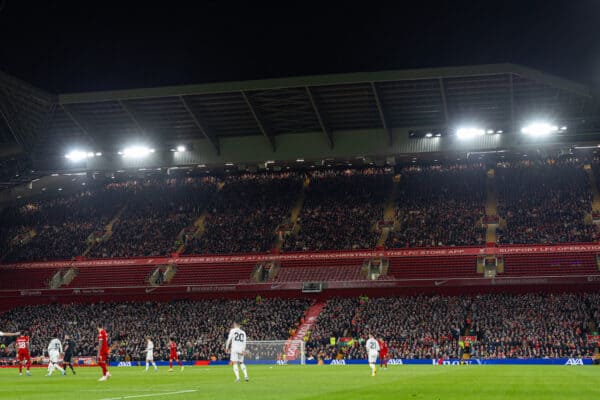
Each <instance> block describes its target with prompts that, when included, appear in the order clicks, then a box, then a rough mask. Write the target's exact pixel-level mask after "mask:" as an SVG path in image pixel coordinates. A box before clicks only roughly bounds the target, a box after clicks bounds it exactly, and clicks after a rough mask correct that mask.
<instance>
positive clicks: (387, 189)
mask: <svg viewBox="0 0 600 400" xmlns="http://www.w3.org/2000/svg"><path fill="white" fill-rule="evenodd" d="M392 177H393V170H392V169H390V168H385V169H384V168H370V169H364V170H328V171H317V172H314V173H312V174H311V175H310V185H309V186H308V188H307V193H306V197H305V199H304V204H303V205H302V211H301V213H300V216H299V218H298V224H299V225H300V230H299V231H298V233H297V234H296V235H292V236H291V237H289V238H288V239H287V240H286V241H285V243H284V246H283V249H284V250H287V251H305V250H352V249H367V248H373V247H374V246H375V244H376V243H377V238H378V237H379V234H378V232H376V231H375V230H374V227H375V226H376V225H377V223H378V222H379V221H381V220H382V219H383V208H384V204H385V200H386V199H387V197H388V196H389V195H390V193H391V186H392V183H393V182H392Z"/></svg>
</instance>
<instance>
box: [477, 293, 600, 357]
mask: <svg viewBox="0 0 600 400" xmlns="http://www.w3.org/2000/svg"><path fill="white" fill-rule="evenodd" d="M599 304H600V295H598V294H583V295H582V294H559V295H556V294H525V295H519V296H514V295H508V294H495V295H482V296H477V297H475V298H474V299H473V303H472V306H471V307H472V316H473V317H472V318H473V323H472V327H471V328H470V329H471V331H472V332H473V333H474V334H475V335H476V336H477V338H478V340H479V343H477V344H476V345H475V346H473V348H472V349H471V355H472V356H473V357H476V358H544V357H550V358H562V357H577V358H579V357H584V356H591V355H593V354H594V350H595V348H596V347H597V346H598V343H597V342H591V343H588V340H587V335H588V334H593V333H594V331H593V330H594V329H596V324H597V323H598V322H600V320H598V314H597V311H598V305H599Z"/></svg>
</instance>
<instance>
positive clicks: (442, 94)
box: [439, 78, 448, 126]
mask: <svg viewBox="0 0 600 400" xmlns="http://www.w3.org/2000/svg"><path fill="white" fill-rule="evenodd" d="M439 81H440V97H441V98H442V107H443V108H444V123H445V124H446V126H447V125H448V103H447V102H446V86H445V85H444V78H439Z"/></svg>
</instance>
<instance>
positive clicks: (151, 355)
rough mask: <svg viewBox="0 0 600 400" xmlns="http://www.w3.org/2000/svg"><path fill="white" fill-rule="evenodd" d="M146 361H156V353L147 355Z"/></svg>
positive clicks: (150, 352)
mask: <svg viewBox="0 0 600 400" xmlns="http://www.w3.org/2000/svg"><path fill="white" fill-rule="evenodd" d="M146 361H154V353H153V352H152V351H149V352H147V353H146Z"/></svg>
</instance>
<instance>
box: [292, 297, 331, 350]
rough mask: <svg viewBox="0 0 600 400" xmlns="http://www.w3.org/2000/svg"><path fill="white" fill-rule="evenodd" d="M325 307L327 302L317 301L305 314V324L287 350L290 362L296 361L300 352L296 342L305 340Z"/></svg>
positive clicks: (301, 326)
mask: <svg viewBox="0 0 600 400" xmlns="http://www.w3.org/2000/svg"><path fill="white" fill-rule="evenodd" d="M324 307H325V301H316V302H315V303H314V304H313V305H312V306H310V307H309V309H308V310H306V312H305V313H304V322H303V323H302V325H300V326H299V327H298V329H297V330H296V334H295V335H294V337H293V338H292V340H293V342H291V343H289V344H288V345H287V346H286V348H287V350H286V354H287V359H288V360H295V359H296V356H297V354H296V352H297V350H298V342H296V340H302V341H303V340H304V336H305V335H306V333H307V332H308V331H310V329H311V328H312V327H313V325H314V324H315V322H316V321H317V318H319V315H321V312H322V311H323V308H324Z"/></svg>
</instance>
